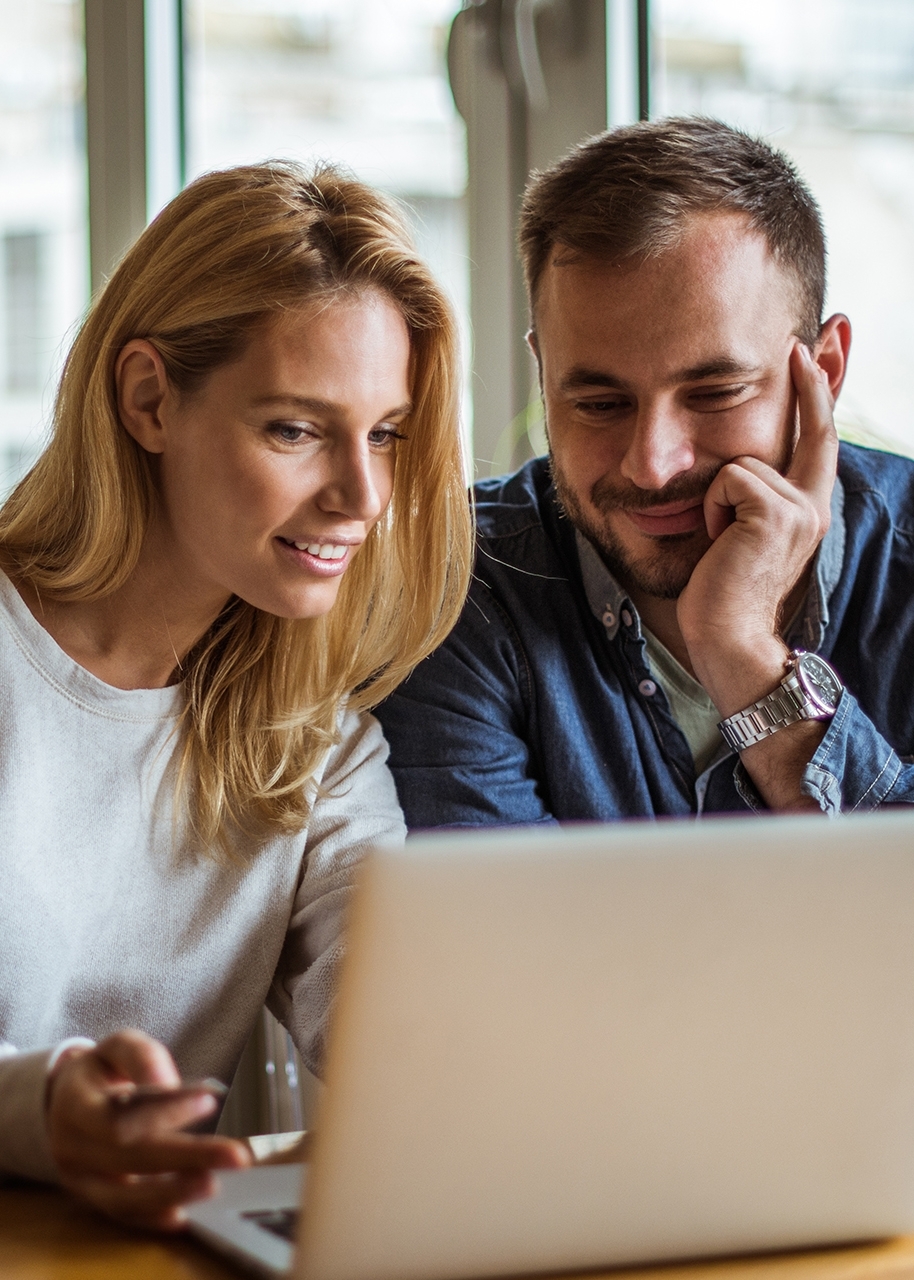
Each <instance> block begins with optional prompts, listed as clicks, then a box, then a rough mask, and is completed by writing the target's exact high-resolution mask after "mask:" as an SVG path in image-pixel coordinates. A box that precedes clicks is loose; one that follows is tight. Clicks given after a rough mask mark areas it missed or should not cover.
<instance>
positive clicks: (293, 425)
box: [270, 422, 310, 444]
mask: <svg viewBox="0 0 914 1280" xmlns="http://www.w3.org/2000/svg"><path fill="white" fill-rule="evenodd" d="M270 431H271V433H272V434H273V435H274V436H275V437H276V439H277V440H281V441H282V442H283V444H298V442H299V441H300V440H303V439H304V438H305V436H307V435H309V434H310V433H309V431H308V429H307V427H305V426H303V425H302V424H301V423H300V422H272V423H271V424H270Z"/></svg>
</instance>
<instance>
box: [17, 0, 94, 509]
mask: <svg viewBox="0 0 914 1280" xmlns="http://www.w3.org/2000/svg"><path fill="white" fill-rule="evenodd" d="M0 41H2V46H3V51H4V57H3V60H2V63H0V492H5V491H6V490H7V489H8V488H9V487H10V485H11V484H12V483H14V482H15V480H16V479H17V478H18V477H19V475H20V474H21V473H22V471H23V470H25V469H26V468H27V467H28V466H29V465H30V464H31V462H32V461H33V460H34V458H35V456H36V455H37V453H38V452H39V450H40V447H41V444H42V441H43V439H44V433H45V427H46V423H47V420H48V417H49V413H50V407H51V403H52V399H53V392H54V387H55V384H56V381H57V377H58V375H59V371H60V364H61V359H62V356H63V354H64V352H65V347H66V343H67V340H68V337H69V333H70V330H71V328H72V326H73V324H74V322H75V321H76V320H77V319H78V318H79V316H80V314H81V312H82V311H83V309H84V307H85V303H86V298H87V262H86V239H87V228H86V212H85V210H86V187H85V155H84V139H83V134H84V128H83V80H84V54H83V43H82V6H81V5H80V4H79V3H76V2H75V0H29V3H28V4H23V3H21V2H19V3H17V2H16V0H0Z"/></svg>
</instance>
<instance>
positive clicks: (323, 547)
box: [292, 542, 349, 560]
mask: <svg viewBox="0 0 914 1280" xmlns="http://www.w3.org/2000/svg"><path fill="white" fill-rule="evenodd" d="M292 545H293V547H295V549H296V550H297V551H307V553H308V555H309V556H317V557H318V559H319V560H342V558H343V556H344V555H345V554H346V552H347V551H348V550H349V548H348V547H337V546H334V544H333V543H332V542H293V543H292Z"/></svg>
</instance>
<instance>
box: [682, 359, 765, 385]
mask: <svg viewBox="0 0 914 1280" xmlns="http://www.w3.org/2000/svg"><path fill="white" fill-rule="evenodd" d="M760 372H761V367H760V366H759V365H749V364H743V362H742V361H741V360H733V359H731V358H730V357H729V356H721V357H720V358H719V359H716V360H707V361H705V363H704V364H698V365H694V366H693V367H692V368H691V369H681V370H680V371H679V373H677V374H675V375H674V381H676V382H701V380H702V379H703V378H747V377H751V376H752V375H753V374H755V373H760Z"/></svg>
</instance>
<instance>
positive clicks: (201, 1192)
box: [64, 1172, 216, 1231]
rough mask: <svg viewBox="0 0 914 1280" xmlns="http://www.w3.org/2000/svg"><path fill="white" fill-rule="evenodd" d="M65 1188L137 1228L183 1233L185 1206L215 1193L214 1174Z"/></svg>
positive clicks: (84, 1182) (72, 1183)
mask: <svg viewBox="0 0 914 1280" xmlns="http://www.w3.org/2000/svg"><path fill="white" fill-rule="evenodd" d="M64 1186H65V1187H66V1188H67V1189H68V1190H69V1191H72V1192H73V1193H74V1194H76V1195H78V1196H79V1197H80V1199H81V1200H85V1201H86V1202H87V1203H89V1204H91V1205H92V1206H93V1208H95V1209H98V1210H100V1211H101V1212H102V1213H105V1214H107V1215H108V1217H110V1218H116V1219H117V1220H118V1221H119V1222H126V1223H128V1224H129V1225H131V1226H135V1227H149V1228H156V1229H158V1230H164V1231H176V1230H179V1229H180V1228H181V1227H182V1226H183V1225H184V1222H185V1215H184V1213H183V1211H182V1206H183V1205H186V1204H190V1203H191V1202H192V1201H194V1200H206V1199H208V1198H209V1197H210V1196H212V1195H214V1194H215V1190H216V1181H215V1178H214V1177H213V1175H212V1174H211V1173H206V1172H204V1173H196V1174H166V1175H161V1176H151V1177H136V1176H131V1177H126V1178H102V1177H97V1176H93V1177H83V1178H80V1179H78V1180H71V1179H65V1180H64Z"/></svg>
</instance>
